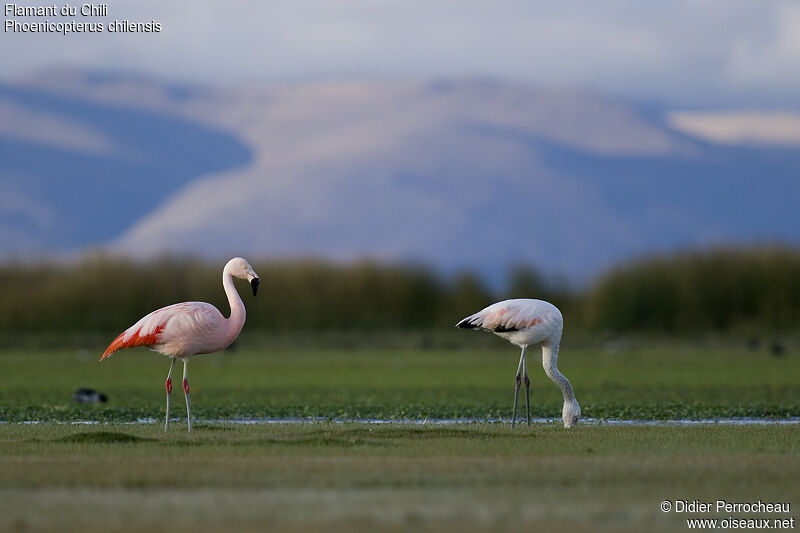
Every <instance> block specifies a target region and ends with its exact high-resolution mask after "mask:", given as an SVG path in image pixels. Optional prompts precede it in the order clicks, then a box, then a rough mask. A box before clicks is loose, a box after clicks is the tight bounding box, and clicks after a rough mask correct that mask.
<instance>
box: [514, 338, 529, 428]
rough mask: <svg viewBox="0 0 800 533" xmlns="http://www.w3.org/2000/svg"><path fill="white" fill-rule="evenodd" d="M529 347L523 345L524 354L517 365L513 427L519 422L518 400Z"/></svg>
mask: <svg viewBox="0 0 800 533" xmlns="http://www.w3.org/2000/svg"><path fill="white" fill-rule="evenodd" d="M527 348H528V347H527V346H523V347H522V355H520V356H519V366H517V376H516V378H515V380H514V410H513V411H512V412H511V427H512V428H513V427H514V425H515V424H516V423H517V400H518V399H519V387H520V385H521V384H522V369H523V368H524V364H525V350H526V349H527ZM526 377H527V376H526Z"/></svg>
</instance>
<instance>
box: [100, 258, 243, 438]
mask: <svg viewBox="0 0 800 533" xmlns="http://www.w3.org/2000/svg"><path fill="white" fill-rule="evenodd" d="M234 277H236V278H240V279H246V280H248V281H249V282H250V285H251V287H252V288H253V296H255V295H256V292H257V291H258V282H259V279H258V275H257V274H256V273H255V271H254V270H253V267H251V266H250V265H249V264H248V262H247V261H245V260H244V259H242V258H241V257H235V258H233V259H231V260H230V261H228V263H227V264H226V265H225V268H224V269H222V286H223V287H224V288H225V294H226V295H227V296H228V303H229V304H230V306H231V316H230V318H225V317H223V316H222V313H220V312H219V310H218V309H217V308H216V307H214V306H213V305H211V304H208V303H205V302H183V303H179V304H174V305H169V306H167V307H162V308H161V309H157V310H156V311H153V312H152V313H150V314H149V315H146V316H145V317H143V318H142V319H141V320H139V321H138V322H137V323H136V324H134V325H132V326H131V327H129V328H128V329H126V330H125V331H123V332H122V333H121V334H120V335H119V337H117V338H116V339H114V342H112V343H111V344H110V345H109V346H108V348H106V351H105V352H104V353H103V356H102V357H101V358H100V360H101V361H102V360H103V359H105V358H106V357H108V356H109V355H111V354H113V353H114V352H116V351H117V350H120V349H122V348H134V347H136V346H147V347H148V348H150V349H151V350H155V351H157V352H159V353H162V354H164V355H166V356H167V357H170V358H171V359H172V363H170V366H169V373H168V374H167V381H166V384H165V385H166V387H167V416H166V422H165V423H164V431H167V430H168V429H169V396H170V394H171V393H172V368H173V367H174V366H175V360H176V359H182V360H183V392H184V394H185V395H186V420H187V421H188V424H189V432H191V431H192V413H191V409H190V406H189V372H188V364H189V357H191V356H193V355H197V354H201V353H212V352H218V351H219V350H222V349H225V348H226V347H228V346H229V345H230V344H231V343H232V342H233V341H234V340H236V337H238V336H239V332H240V331H242V326H244V319H245V309H244V303H242V299H241V297H240V296H239V293H238V292H236V287H234V285H233V278H234Z"/></svg>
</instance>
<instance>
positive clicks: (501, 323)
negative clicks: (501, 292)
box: [456, 298, 581, 428]
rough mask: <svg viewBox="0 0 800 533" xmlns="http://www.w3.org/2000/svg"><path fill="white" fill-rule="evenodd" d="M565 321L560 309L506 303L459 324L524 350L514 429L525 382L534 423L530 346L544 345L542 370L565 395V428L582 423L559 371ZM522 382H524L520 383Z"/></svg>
mask: <svg viewBox="0 0 800 533" xmlns="http://www.w3.org/2000/svg"><path fill="white" fill-rule="evenodd" d="M563 326H564V319H563V318H562V317H561V311H559V310H558V308H557V307H556V306H555V305H553V304H551V303H549V302H545V301H542V300H529V299H525V298H522V299H517V300H504V301H502V302H497V303H494V304H492V305H490V306H489V307H487V308H485V309H483V310H481V311H478V312H477V313H475V314H474V315H470V316H468V317H467V318H465V319H463V320H462V321H460V322H459V323H458V324H456V327H457V328H464V329H482V330H484V331H491V332H492V333H494V334H495V335H499V336H500V337H503V338H504V339H506V340H507V341H509V342H511V343H512V344H516V345H517V346H519V347H520V348H522V355H520V358H519V366H518V367H517V378H516V385H515V387H514V411H513V413H512V415H511V427H514V424H515V422H516V420H517V399H518V398H519V387H520V381H521V379H522V380H524V382H525V405H526V407H527V410H528V425H530V423H531V400H530V380H529V379H528V363H527V361H526V352H527V350H528V345H530V344H538V343H541V344H542V366H544V371H545V373H546V374H547V377H549V378H550V379H551V380H553V382H554V383H555V384H556V385H558V387H559V388H560V389H561V393H562V394H563V395H564V408H563V410H562V412H561V417H562V418H563V420H564V427H565V428H570V427H572V426H574V425H575V424H577V423H578V419H579V418H580V416H581V407H580V405H578V401H577V400H576V399H575V394H574V393H573V392H572V385H570V383H569V380H568V379H567V378H566V377H565V376H564V374H562V373H561V372H559V371H558V367H557V361H558V345H559V343H560V342H561V331H562V328H563ZM520 378H521V379H520Z"/></svg>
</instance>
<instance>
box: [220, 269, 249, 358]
mask: <svg viewBox="0 0 800 533" xmlns="http://www.w3.org/2000/svg"><path fill="white" fill-rule="evenodd" d="M222 287H223V288H224V289H225V295H226V296H227V297H228V304H229V305H230V306H231V316H230V317H228V319H227V320H226V322H227V326H228V334H229V338H230V342H233V340H234V339H235V338H236V337H237V336H238V335H239V332H240V331H242V326H244V320H245V318H246V317H247V312H246V311H245V309H244V302H242V297H241V296H239V292H238V291H237V290H236V286H235V285H234V284H233V276H231V275H230V273H229V272H228V268H227V265H226V267H225V269H224V270H223V271H222ZM230 342H229V344H230Z"/></svg>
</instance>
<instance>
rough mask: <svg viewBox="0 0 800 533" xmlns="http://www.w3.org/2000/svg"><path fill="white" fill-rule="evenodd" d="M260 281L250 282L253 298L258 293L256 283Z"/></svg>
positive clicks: (252, 280)
mask: <svg viewBox="0 0 800 533" xmlns="http://www.w3.org/2000/svg"><path fill="white" fill-rule="evenodd" d="M259 281H261V280H259V279H258V278H253V279H251V280H250V286H251V287H252V288H253V296H255V295H256V293H257V292H258V282H259Z"/></svg>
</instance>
